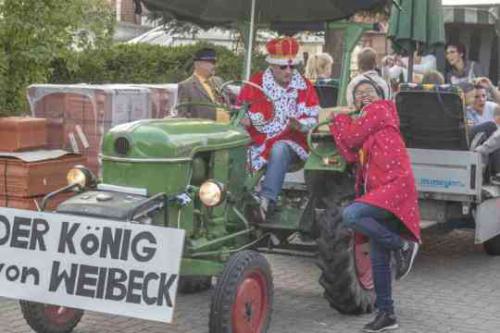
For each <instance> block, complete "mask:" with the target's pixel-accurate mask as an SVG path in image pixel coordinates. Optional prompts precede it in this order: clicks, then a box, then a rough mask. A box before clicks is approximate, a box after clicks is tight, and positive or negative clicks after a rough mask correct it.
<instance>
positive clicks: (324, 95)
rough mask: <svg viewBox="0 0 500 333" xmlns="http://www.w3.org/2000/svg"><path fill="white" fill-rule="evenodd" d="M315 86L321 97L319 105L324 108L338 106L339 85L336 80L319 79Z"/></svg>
mask: <svg viewBox="0 0 500 333" xmlns="http://www.w3.org/2000/svg"><path fill="white" fill-rule="evenodd" d="M314 88H315V89H316V93H317V94H318V97H319V105H320V106H321V107H322V108H331V107H334V106H337V95H338V92H339V85H338V82H337V81H336V80H328V81H317V82H316V83H314Z"/></svg>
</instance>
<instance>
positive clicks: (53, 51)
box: [0, 0, 114, 115]
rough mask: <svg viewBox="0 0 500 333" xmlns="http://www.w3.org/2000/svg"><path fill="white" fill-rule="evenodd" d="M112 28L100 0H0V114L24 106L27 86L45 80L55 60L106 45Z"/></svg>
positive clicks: (109, 11)
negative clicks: (78, 51)
mask: <svg viewBox="0 0 500 333" xmlns="http://www.w3.org/2000/svg"><path fill="white" fill-rule="evenodd" d="M113 27H114V17H113V13H112V11H111V8H110V7H109V6H108V5H107V3H106V2H105V0H63V1H62V0H3V1H0V113H1V114H4V115H6V114H15V113H19V112H23V111H25V110H26V104H25V103H26V102H25V100H26V98H25V89H26V86H28V85H29V84H31V83H35V82H37V83H43V82H47V81H48V79H49V78H50V77H51V74H52V73H51V67H50V66H49V64H50V63H51V62H52V61H54V59H58V58H66V59H72V58H71V57H70V56H69V54H72V53H73V52H74V50H86V49H89V48H101V47H103V46H106V45H109V44H110V42H111V38H112V35H113ZM67 66H68V67H69V68H71V67H72V66H74V64H72V63H69V62H68V63H67Z"/></svg>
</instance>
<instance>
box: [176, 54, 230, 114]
mask: <svg viewBox="0 0 500 333" xmlns="http://www.w3.org/2000/svg"><path fill="white" fill-rule="evenodd" d="M193 60H194V70H193V74H192V75H191V76H190V77H189V78H187V79H186V80H184V81H182V82H180V83H179V96H178V103H179V104H184V103H188V104H189V103H193V105H186V106H182V105H181V106H180V107H179V108H178V116H179V117H186V118H204V119H211V120H215V121H217V122H222V123H227V122H229V114H228V113H227V112H226V111H224V110H222V109H217V108H215V107H211V106H209V105H197V103H200V104H203V103H216V102H217V100H218V98H219V93H218V87H220V86H221V85H222V83H223V81H222V79H221V78H220V77H217V76H215V65H216V62H217V55H216V52H215V50H214V49H212V48H202V49H200V50H198V51H197V52H196V53H195V55H194V59H193Z"/></svg>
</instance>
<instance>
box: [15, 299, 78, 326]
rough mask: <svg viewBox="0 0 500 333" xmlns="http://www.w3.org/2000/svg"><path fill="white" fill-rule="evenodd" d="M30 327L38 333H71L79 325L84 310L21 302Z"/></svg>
mask: <svg viewBox="0 0 500 333" xmlns="http://www.w3.org/2000/svg"><path fill="white" fill-rule="evenodd" d="M19 304H20V306H21V311H22V313H23V316H24V319H26V322H27V323H28V325H29V326H30V327H31V328H32V329H33V331H35V332H37V333H69V332H71V331H73V329H74V328H75V327H76V325H78V323H79V322H80V320H81V319H82V316H83V313H84V312H83V310H79V309H73V308H68V307H64V306H57V305H49V304H42V303H35V302H28V301H20V302H19Z"/></svg>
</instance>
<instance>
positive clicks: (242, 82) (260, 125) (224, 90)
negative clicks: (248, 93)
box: [219, 80, 276, 130]
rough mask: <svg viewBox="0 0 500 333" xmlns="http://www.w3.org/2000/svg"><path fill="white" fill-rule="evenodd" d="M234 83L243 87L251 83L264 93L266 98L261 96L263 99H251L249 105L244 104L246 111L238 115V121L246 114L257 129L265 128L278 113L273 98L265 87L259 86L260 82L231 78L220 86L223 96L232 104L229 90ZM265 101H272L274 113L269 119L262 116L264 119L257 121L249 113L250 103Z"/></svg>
mask: <svg viewBox="0 0 500 333" xmlns="http://www.w3.org/2000/svg"><path fill="white" fill-rule="evenodd" d="M230 85H232V86H240V88H241V87H244V86H245V85H249V86H251V87H252V88H255V89H257V90H259V91H260V92H261V93H262V95H263V96H264V98H261V99H258V100H254V101H250V103H248V104H247V105H244V106H243V109H244V113H241V114H240V115H239V116H238V119H237V120H238V122H239V121H240V120H241V119H242V118H243V116H244V115H246V116H247V117H248V119H249V120H250V121H251V122H252V125H253V126H254V127H255V128H257V130H259V128H263V127H265V126H266V125H269V124H270V123H272V122H273V120H274V117H275V115H276V112H275V110H276V108H275V106H274V101H273V100H272V98H271V97H270V96H269V95H268V94H267V93H266V91H264V89H262V87H261V86H259V85H258V84H256V83H253V82H251V81H248V80H230V81H226V82H224V83H223V84H222V85H221V86H220V87H219V93H220V95H221V96H223V98H224V100H225V101H226V103H228V104H230V100H229V98H228V91H229V90H230V89H229V86H230ZM263 101H267V102H269V103H271V105H272V114H271V117H270V118H269V119H268V120H265V119H264V117H262V119H259V121H258V122H257V121H255V119H252V117H250V115H249V111H248V110H249V108H250V105H251V104H254V103H260V102H263Z"/></svg>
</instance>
